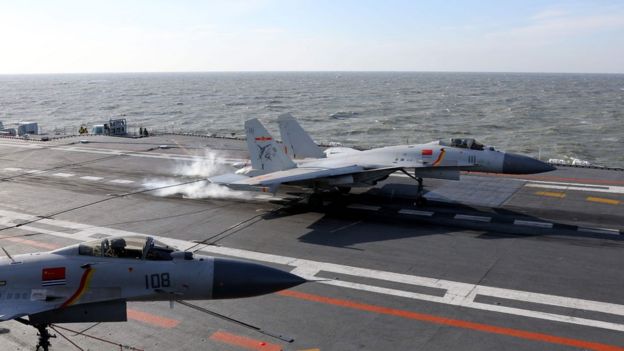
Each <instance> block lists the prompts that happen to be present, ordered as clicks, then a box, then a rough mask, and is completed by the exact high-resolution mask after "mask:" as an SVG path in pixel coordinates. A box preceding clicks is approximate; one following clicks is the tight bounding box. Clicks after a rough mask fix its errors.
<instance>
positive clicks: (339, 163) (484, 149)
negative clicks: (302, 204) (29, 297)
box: [209, 115, 555, 205]
mask: <svg viewBox="0 0 624 351" xmlns="http://www.w3.org/2000/svg"><path fill="white" fill-rule="evenodd" d="M280 130H281V134H282V138H283V145H279V144H278V143H277V142H276V141H275V140H274V139H273V137H272V136H271V135H270V134H269V132H268V131H267V130H266V129H265V128H264V126H263V125H262V124H261V123H260V121H258V120H257V119H250V120H248V121H246V122H245V131H246V134H247V147H248V150H249V154H250V159H251V160H250V161H251V168H248V169H241V170H239V171H238V172H237V173H236V174H226V175H221V176H217V177H213V178H210V179H209V180H210V181H211V182H213V183H218V184H224V185H227V186H228V187H231V188H235V189H240V190H259V191H264V192H272V193H275V192H276V191H277V189H278V187H279V186H280V185H294V186H300V187H308V188H312V189H314V191H315V193H316V192H319V191H322V190H324V189H338V190H340V191H342V192H348V191H350V189H351V188H352V187H371V186H374V185H375V184H377V182H379V181H381V180H384V179H386V178H388V176H390V175H391V174H392V173H394V172H397V171H400V172H403V173H405V174H406V175H408V176H409V177H411V178H413V179H415V180H416V181H417V182H418V197H417V201H416V202H417V204H421V205H422V204H424V202H425V199H424V197H423V178H439V179H451V180H459V178H460V171H480V172H491V173H505V174H533V173H541V172H548V171H552V170H554V169H555V167H553V166H551V165H549V164H547V163H544V162H542V161H539V160H536V159H533V158H531V157H528V156H524V155H518V154H513V153H508V152H503V151H498V150H496V149H495V148H494V147H493V146H485V145H483V144H481V143H479V142H477V141H476V140H475V139H470V138H462V139H451V140H450V142H447V141H432V142H429V143H426V144H413V145H398V146H388V147H381V148H375V149H370V150H364V151H359V150H355V149H352V148H344V147H337V148H329V149H327V150H325V152H323V151H322V150H321V149H320V148H319V147H318V146H317V145H316V144H315V143H314V142H313V141H312V138H310V136H309V135H308V134H307V133H306V132H305V131H304V130H303V128H301V126H299V124H298V123H297V122H296V120H294V118H292V116H290V115H282V116H280ZM288 155H290V156H291V157H293V158H302V159H301V160H300V161H299V162H298V163H295V162H294V161H293V160H292V159H291V158H289V156H288ZM323 156H324V157H323Z"/></svg>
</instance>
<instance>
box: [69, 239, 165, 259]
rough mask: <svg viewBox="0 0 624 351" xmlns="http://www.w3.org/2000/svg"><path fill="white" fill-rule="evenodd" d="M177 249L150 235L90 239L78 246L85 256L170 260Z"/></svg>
mask: <svg viewBox="0 0 624 351" xmlns="http://www.w3.org/2000/svg"><path fill="white" fill-rule="evenodd" d="M174 251H175V249H173V248H172V247H169V246H167V245H165V244H163V243H161V242H158V241H156V240H154V239H153V238H152V237H149V236H138V235H137V236H123V237H113V238H105V239H100V240H94V241H89V242H86V243H82V244H80V245H79V246H78V254H79V255H83V256H97V257H118V258H129V259H139V260H151V261H170V260H172V259H173V258H172V257H171V253H172V252H174Z"/></svg>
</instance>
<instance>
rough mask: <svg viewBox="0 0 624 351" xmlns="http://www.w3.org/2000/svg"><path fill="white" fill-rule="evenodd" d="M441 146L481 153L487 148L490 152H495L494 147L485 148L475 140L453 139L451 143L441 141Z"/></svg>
mask: <svg viewBox="0 0 624 351" xmlns="http://www.w3.org/2000/svg"><path fill="white" fill-rule="evenodd" d="M440 145H444V146H451V147H457V148H460V149H470V150H480V151H482V150H485V149H486V148H487V149H488V150H490V151H494V147H492V146H485V145H483V144H481V143H480V142H478V141H476V140H475V139H473V138H452V139H451V140H450V141H445V140H440Z"/></svg>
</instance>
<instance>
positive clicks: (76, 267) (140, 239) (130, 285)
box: [0, 235, 306, 351]
mask: <svg viewBox="0 0 624 351" xmlns="http://www.w3.org/2000/svg"><path fill="white" fill-rule="evenodd" d="M3 250H4V249H3ZM5 253H6V254H7V257H2V258H0V321H6V320H11V319H15V320H17V321H19V322H21V323H24V324H27V325H31V326H33V327H35V328H36V329H37V330H38V331H39V336H40V339H39V345H38V346H37V349H39V348H40V347H41V348H43V350H44V351H45V350H48V347H49V346H50V343H49V338H50V334H49V332H48V330H47V328H48V327H49V326H50V324H53V323H79V322H80V323H82V322H119V321H126V320H127V316H126V302H127V301H174V300H208V299H233V298H240V297H250V296H257V295H263V294H269V293H272V292H276V291H279V290H282V289H287V288H290V287H293V286H296V285H299V284H302V283H304V282H305V281H306V280H305V279H303V278H301V277H298V276H296V275H294V274H290V273H288V272H284V271H280V270H278V269H275V268H272V267H268V266H263V265H260V264H256V263H250V262H245V261H240V260H233V259H225V258H214V257H209V256H200V255H195V254H193V253H192V252H188V251H179V250H176V249H174V248H172V247H169V246H167V245H165V244H163V243H161V242H158V241H156V240H154V239H153V238H152V237H149V236H141V235H133V236H126V237H113V238H105V239H101V240H95V241H91V242H85V243H81V244H76V245H72V246H68V247H65V248H61V249H58V250H55V251H50V252H40V253H32V254H25V255H15V256H11V255H10V254H9V253H7V252H6V251H5ZM25 317H28V319H26V318H25Z"/></svg>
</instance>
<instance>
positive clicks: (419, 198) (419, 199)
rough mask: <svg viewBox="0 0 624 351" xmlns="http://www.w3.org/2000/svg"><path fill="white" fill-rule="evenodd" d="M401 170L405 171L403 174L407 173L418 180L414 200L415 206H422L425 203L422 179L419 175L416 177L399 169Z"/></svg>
mask: <svg viewBox="0 0 624 351" xmlns="http://www.w3.org/2000/svg"><path fill="white" fill-rule="evenodd" d="M401 172H403V173H405V175H407V176H408V177H410V178H412V179H414V180H416V181H417V182H418V189H417V190H416V201H415V204H416V206H418V207H423V206H425V205H427V198H425V190H424V187H423V179H422V178H421V177H416V176H415V175H412V174H409V173H408V172H407V171H406V170H404V169H401Z"/></svg>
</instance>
